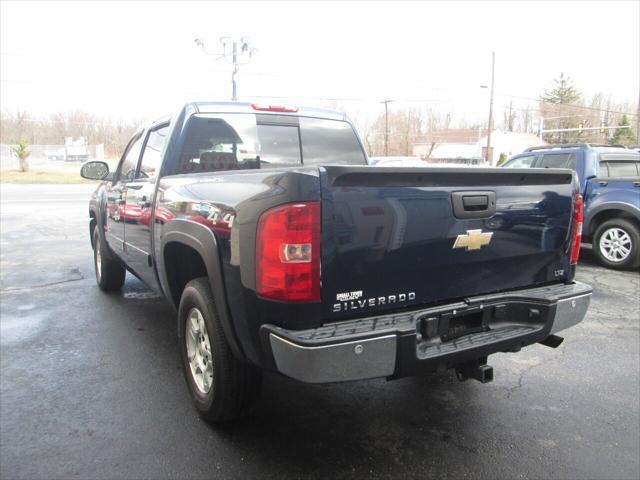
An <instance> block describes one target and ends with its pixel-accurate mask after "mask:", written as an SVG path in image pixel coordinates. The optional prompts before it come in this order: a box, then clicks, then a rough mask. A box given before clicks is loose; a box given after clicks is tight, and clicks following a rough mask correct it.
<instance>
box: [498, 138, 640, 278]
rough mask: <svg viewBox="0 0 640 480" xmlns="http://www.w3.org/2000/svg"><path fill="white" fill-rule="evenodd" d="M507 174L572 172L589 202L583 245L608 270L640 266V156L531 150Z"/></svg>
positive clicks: (575, 148)
mask: <svg viewBox="0 0 640 480" xmlns="http://www.w3.org/2000/svg"><path fill="white" fill-rule="evenodd" d="M503 167H504V168H570V169H572V170H574V171H575V172H576V173H577V174H578V182H579V184H580V192H581V193H582V196H583V198H584V204H585V205H584V224H583V231H582V236H583V241H585V242H587V243H591V244H592V246H593V252H594V253H595V255H596V257H597V258H598V260H599V261H600V263H601V264H602V265H604V266H606V267H609V268H615V269H634V268H638V267H639V266H640V153H639V152H636V151H634V150H632V149H627V148H624V147H612V146H609V145H592V144H584V143H580V144H566V145H551V146H541V147H532V148H529V149H527V150H525V152H524V153H521V154H518V155H515V156H513V157H511V158H510V159H509V161H508V162H506V163H505V164H504V165H503Z"/></svg>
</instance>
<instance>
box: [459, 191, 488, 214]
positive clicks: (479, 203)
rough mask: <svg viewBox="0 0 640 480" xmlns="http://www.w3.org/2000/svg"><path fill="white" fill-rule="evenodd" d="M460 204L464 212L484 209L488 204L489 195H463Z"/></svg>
mask: <svg viewBox="0 0 640 480" xmlns="http://www.w3.org/2000/svg"><path fill="white" fill-rule="evenodd" d="M462 206H463V207H464V211H465V212H474V211H479V210H486V209H487V207H488V206H489V197H488V196H487V195H464V196H463V197H462Z"/></svg>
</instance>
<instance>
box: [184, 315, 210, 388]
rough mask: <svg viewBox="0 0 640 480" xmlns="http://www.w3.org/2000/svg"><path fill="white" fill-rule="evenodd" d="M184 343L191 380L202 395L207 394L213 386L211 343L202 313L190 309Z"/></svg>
mask: <svg viewBox="0 0 640 480" xmlns="http://www.w3.org/2000/svg"><path fill="white" fill-rule="evenodd" d="M185 330H186V331H185V341H186V342H187V360H189V367H190V369H191V378H193V381H194V383H195V384H196V386H197V387H198V390H199V391H200V393H202V394H205V395H206V394H207V393H209V391H210V390H211V385H212V384H213V363H211V343H210V342H209V334H208V333H207V325H206V323H205V321H204V317H203V316H202V312H200V310H198V309H197V308H192V309H191V310H189V313H188V314H187V321H186V323H185Z"/></svg>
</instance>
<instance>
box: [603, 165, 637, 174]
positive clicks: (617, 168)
mask: <svg viewBox="0 0 640 480" xmlns="http://www.w3.org/2000/svg"><path fill="white" fill-rule="evenodd" d="M607 165H608V166H609V177H637V176H638V168H637V166H636V162H607Z"/></svg>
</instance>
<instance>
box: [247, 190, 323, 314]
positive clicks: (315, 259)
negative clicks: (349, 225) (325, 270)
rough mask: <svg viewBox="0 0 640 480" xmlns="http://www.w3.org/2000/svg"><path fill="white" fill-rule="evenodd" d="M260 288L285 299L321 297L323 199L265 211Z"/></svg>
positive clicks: (258, 249)
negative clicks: (321, 204)
mask: <svg viewBox="0 0 640 480" xmlns="http://www.w3.org/2000/svg"><path fill="white" fill-rule="evenodd" d="M256 292H257V294H258V295H260V296H261V297H264V298H269V299H273V300H280V301H283V302H301V303H302V302H319V301H320V202H305V203H291V204H287V205H280V206H278V207H274V208H272V209H270V210H267V211H266V212H264V213H263V214H262V216H261V217H260V221H259V222H258V234H257V238H256Z"/></svg>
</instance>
